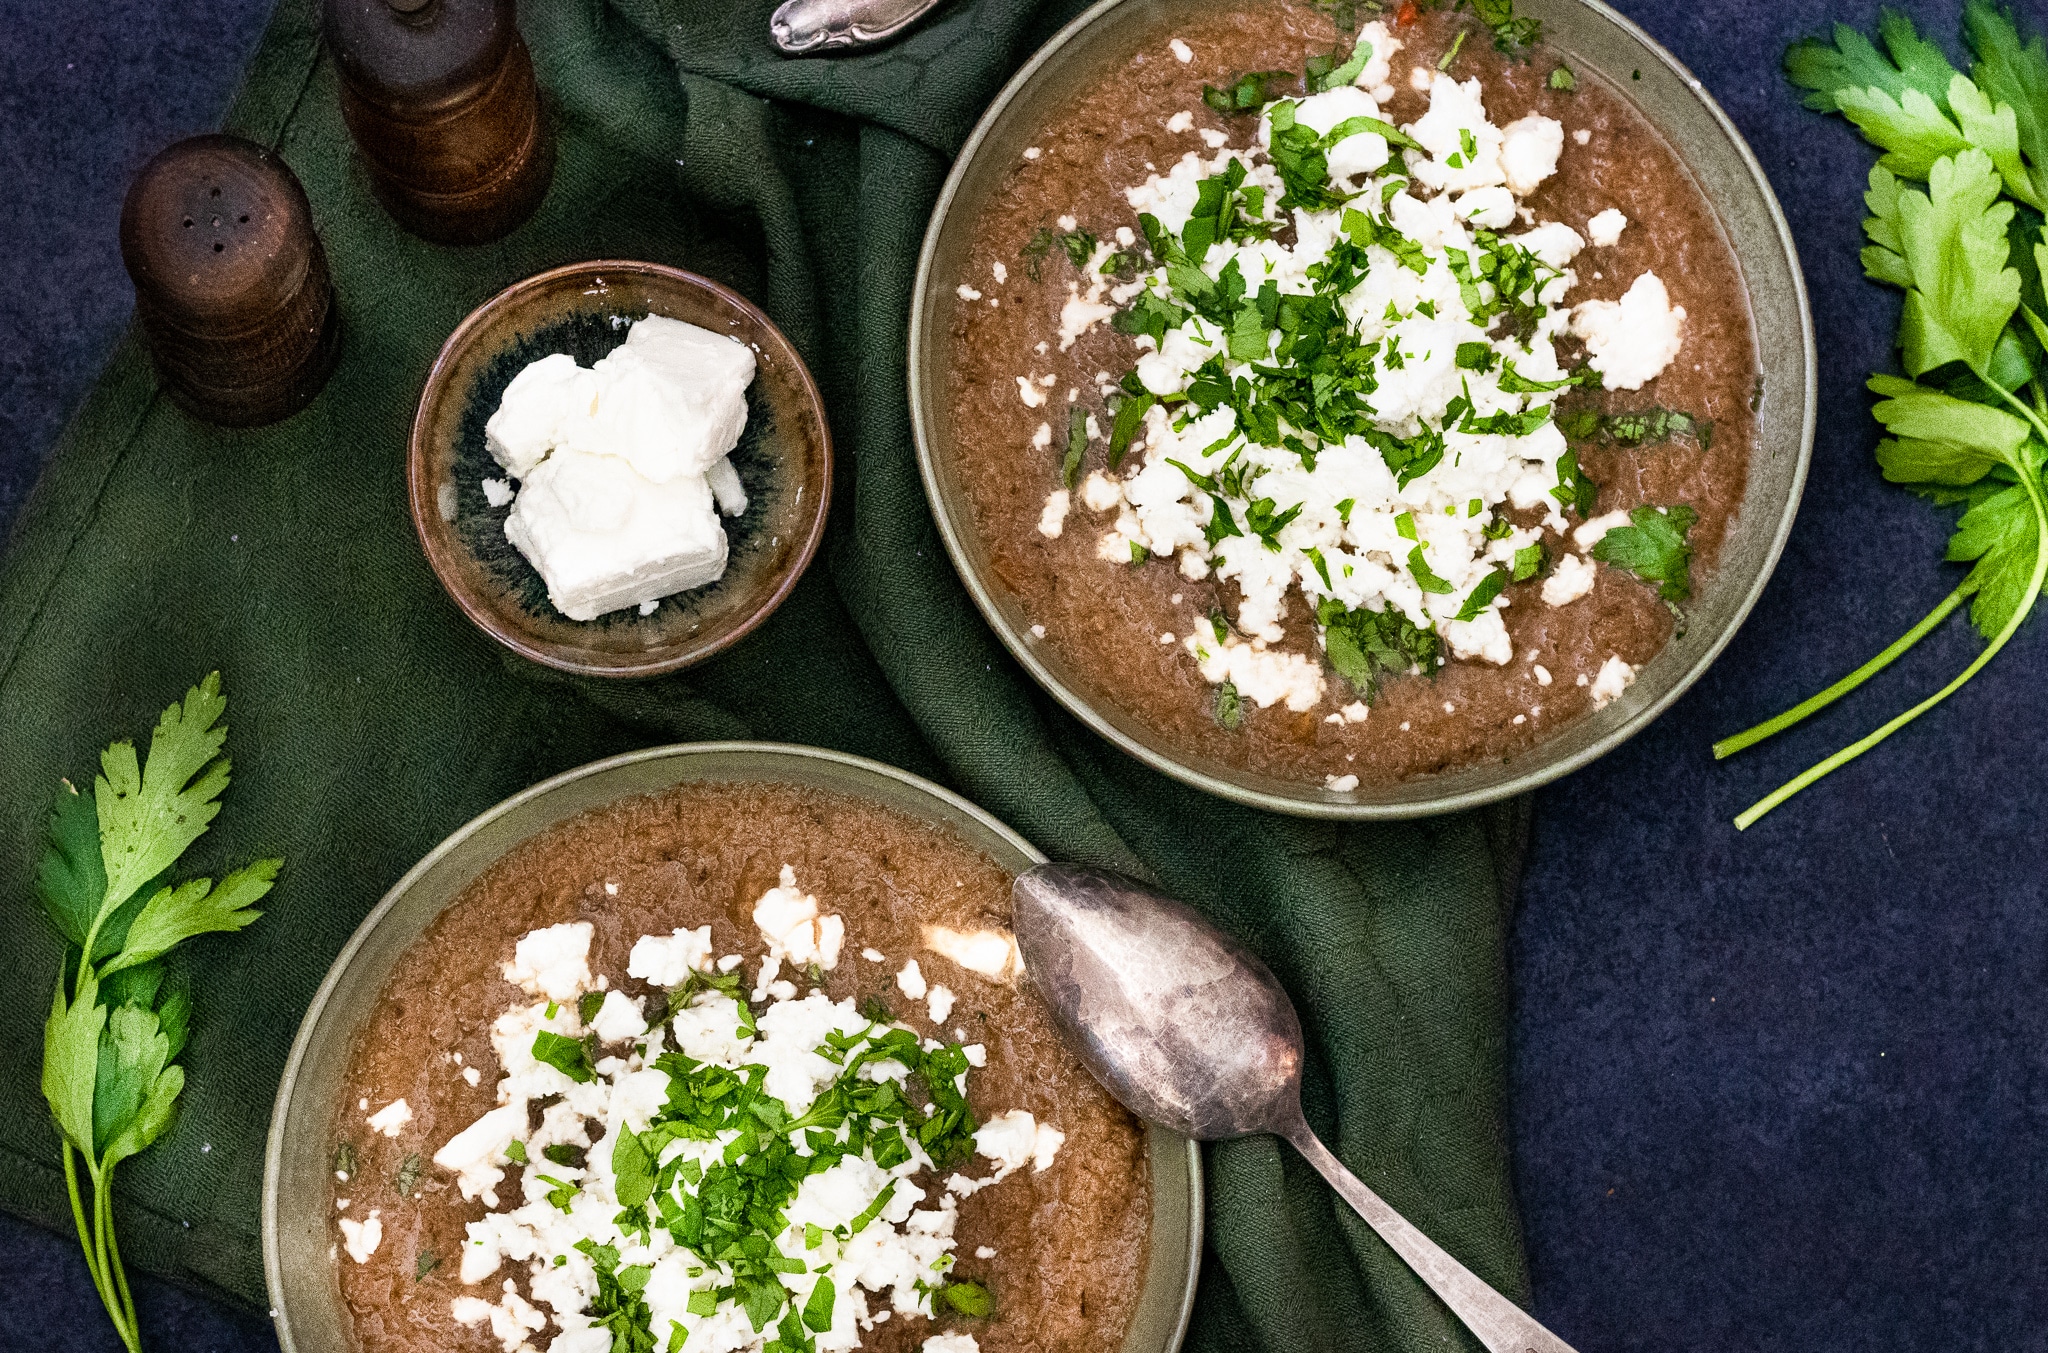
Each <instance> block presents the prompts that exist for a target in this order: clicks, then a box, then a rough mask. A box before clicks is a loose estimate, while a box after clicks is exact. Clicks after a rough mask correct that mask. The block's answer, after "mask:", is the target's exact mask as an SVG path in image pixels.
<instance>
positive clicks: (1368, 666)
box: [1316, 597, 1440, 704]
mask: <svg viewBox="0 0 2048 1353" xmlns="http://www.w3.org/2000/svg"><path fill="white" fill-rule="evenodd" d="M1316 620H1317V621H1318V622H1319V623H1320V624H1321V625H1322V626H1323V643H1324V648H1325V651H1326V652H1327V654H1328V656H1329V659H1330V665H1331V666H1332V667H1334V668H1336V669H1337V674H1338V675H1339V676H1341V677H1343V678H1344V679H1345V680H1346V681H1348V682H1350V683H1351V686H1352V689H1353V690H1355V691H1357V692H1358V697H1359V698H1360V699H1361V700H1363V701H1365V702H1366V703H1367V704H1371V703H1372V702H1373V701H1375V700H1377V699H1378V698H1379V691H1380V682H1381V681H1382V680H1384V679H1385V678H1386V677H1389V676H1400V675H1403V674H1405V673H1407V672H1410V671H1418V670H1419V671H1429V670H1431V669H1433V668H1434V667H1435V666H1436V662H1437V657H1438V655H1439V652H1440V648H1439V645H1438V642H1437V637H1436V634H1435V633H1434V632H1433V631H1430V630H1426V629H1422V628H1421V627H1419V626H1417V625H1416V624H1415V623H1414V622H1413V621H1411V620H1410V619H1409V618H1408V617H1407V616H1406V615H1405V614H1403V613H1402V611H1401V610H1400V609H1399V608H1398V607H1393V606H1389V607H1388V608H1387V609H1385V610H1383V611H1375V610H1371V609H1367V608H1361V609H1359V610H1355V611H1354V610H1350V609H1348V608H1346V607H1345V605H1344V603H1343V602H1341V601H1339V600H1337V599H1336V598H1335V597H1324V598H1323V599H1322V600H1321V601H1320V602H1318V603H1317V604H1316Z"/></svg>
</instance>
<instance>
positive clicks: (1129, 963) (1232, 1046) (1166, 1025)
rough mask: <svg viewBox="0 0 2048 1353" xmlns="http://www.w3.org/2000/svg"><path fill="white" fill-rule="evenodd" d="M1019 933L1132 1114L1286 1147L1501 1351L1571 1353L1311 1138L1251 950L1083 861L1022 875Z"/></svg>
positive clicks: (1284, 1017) (1034, 973) (1270, 991)
mask: <svg viewBox="0 0 2048 1353" xmlns="http://www.w3.org/2000/svg"><path fill="white" fill-rule="evenodd" d="M1011 925H1012V926H1013V927H1014V928H1015V933H1016V936H1017V949H1018V952H1019V953H1020V954H1021V955H1022V957H1023V959H1024V971H1025V973H1026V974H1028V975H1029V977H1030V979H1031V983H1032V985H1033V986H1035V987H1036V988H1037V989H1038V993H1039V995H1040V996H1041V997H1042V998H1043V999H1044V1001H1045V1003H1046V1006H1047V1008H1049V1009H1050V1010H1051V1011H1052V1017H1053V1022H1054V1023H1056V1024H1057V1025H1059V1027H1060V1031H1061V1033H1062V1034H1063V1035H1064V1036H1065V1037H1066V1039H1067V1042H1068V1043H1069V1045H1070V1046H1072V1048H1073V1049H1074V1051H1075V1053H1076V1054H1077V1055H1078V1056H1079V1057H1080V1058H1081V1060H1082V1062H1083V1063H1085V1064H1086V1065H1087V1067H1088V1069H1089V1070H1090V1071H1092V1072H1094V1073H1095V1076H1096V1078H1097V1079H1099V1080H1100V1081H1101V1082H1102V1083H1103V1085H1104V1086H1105V1087H1106V1088H1107V1089H1108V1090H1109V1092H1110V1093H1111V1094H1112V1095H1114V1096H1116V1098H1117V1099H1118V1100H1120V1101H1122V1103H1123V1105H1124V1107H1125V1108H1127V1109H1129V1110H1130V1111H1131V1112H1132V1113H1134V1114H1137V1115H1138V1116H1139V1117H1140V1118H1144V1119H1148V1120H1150V1121H1152V1122H1155V1123H1159V1124H1162V1125H1163V1126H1166V1127H1169V1128H1172V1129H1174V1130H1175V1131H1178V1132H1181V1133H1184V1134H1185V1135H1187V1136H1190V1137H1193V1138H1195V1139H1197V1140H1199V1141H1216V1140H1219V1139H1221V1138H1225V1137H1242V1136H1245V1135H1247V1134H1250V1133H1254V1132H1270V1133H1273V1134H1274V1135H1275V1136H1279V1137H1285V1138H1286V1139H1287V1140H1288V1141H1290V1142H1292V1143H1293V1144H1294V1147H1295V1149H1296V1150H1298V1151H1300V1152H1301V1154H1302V1156H1303V1158H1304V1159H1306V1160H1307V1161H1308V1163H1309V1164H1311V1165H1313V1166H1315V1167H1316V1170H1317V1171H1318V1172H1319V1173H1321V1175H1322V1176H1323V1178H1324V1179H1326V1180H1328V1181H1329V1183H1330V1185H1331V1187H1333V1188H1334V1189H1336V1190H1337V1192H1338V1193H1339V1194H1341V1195H1342V1196H1343V1198H1344V1201H1346V1202H1347V1203H1349V1204H1351V1206H1352V1208H1353V1209H1355V1210H1356V1211H1357V1213H1358V1215H1359V1216H1361V1217H1363V1218H1364V1219H1365V1220H1366V1222H1367V1224H1369V1225H1370V1226H1371V1227H1372V1228H1373V1230H1374V1231H1376V1232H1377V1233H1378V1234H1379V1236H1380V1238H1381V1239H1382V1240H1384V1241H1386V1242H1387V1244H1388V1246H1389V1247H1390V1248H1391V1249H1392V1250H1393V1251H1394V1253H1396V1254H1398V1255H1400V1256H1401V1258H1402V1260H1403V1261H1405V1262H1406V1263H1407V1265H1408V1267H1410V1268H1411V1269H1413V1270H1415V1274H1416V1276H1417V1277H1419V1278H1421V1279H1422V1281H1423V1282H1424V1283H1426V1284H1428V1286H1429V1289H1430V1290H1431V1291H1432V1292H1434V1293H1436V1294H1437V1296H1438V1297H1440V1298H1441V1299H1442V1300H1443V1303H1444V1305H1445V1306H1447V1307H1449V1308H1450V1310H1451V1312H1452V1314H1454V1315H1456V1316H1457V1317H1458V1318H1459V1319H1460V1320H1462V1321H1464V1322H1465V1326H1466V1328H1468V1329H1470V1330H1471V1331H1472V1333H1473V1334H1474V1335H1475V1336H1476V1337H1477V1338H1478V1340H1479V1342H1480V1343H1481V1344H1483V1345H1485V1346H1486V1348H1487V1349H1488V1350H1489V1353H1572V1349H1571V1346H1570V1345H1569V1344H1567V1343H1565V1341H1564V1340H1562V1339H1560V1338H1558V1337H1557V1336H1556V1335H1554V1334H1552V1333H1551V1332H1550V1331H1549V1330H1547V1329H1545V1328H1543V1326H1542V1325H1540V1324H1538V1323H1537V1322H1536V1320H1535V1319H1534V1318H1533V1317H1532V1316H1530V1315H1529V1314H1528V1312H1526V1311H1524V1310H1522V1308H1521V1307H1519V1306H1517V1305H1515V1304H1514V1303H1513V1302H1512V1301H1509V1300H1508V1299H1507V1298H1506V1297H1504V1296H1502V1295H1501V1294H1500V1293H1498V1292H1496V1291H1494V1290H1493V1288H1491V1287H1489V1286H1487V1284H1486V1283H1485V1282H1484V1281H1483V1280H1481V1279H1480V1277H1479V1276H1478V1275H1477V1274H1475V1273H1473V1272H1472V1271H1471V1270H1470V1269H1468V1268H1466V1267H1465V1266H1464V1265H1463V1264H1461V1263H1459V1262H1458V1261H1457V1260H1456V1259H1454V1258H1452V1257H1451V1255H1450V1254H1449V1253H1448V1252H1446V1251H1445V1250H1444V1249H1443V1247H1442V1246H1440V1245H1438V1244H1437V1243H1436V1242H1435V1241H1433V1240H1431V1239H1430V1238H1429V1237H1428V1236H1426V1235H1424V1234H1423V1233H1422V1232H1421V1231H1419V1230H1417V1229H1416V1228H1415V1226H1414V1225H1413V1224H1412V1223H1410V1222H1409V1221H1408V1220H1407V1219H1406V1218H1404V1217H1402V1216H1401V1215H1400V1214H1399V1213H1398V1212H1396V1211H1394V1209H1393V1208H1391V1207H1389V1206H1387V1204H1386V1203H1385V1202H1384V1201H1383V1200H1382V1199H1381V1198H1380V1196H1379V1195H1378V1194H1376V1193H1374V1192H1373V1191H1372V1190H1371V1189H1369V1188H1367V1187H1366V1186H1365V1184H1364V1182H1363V1181H1362V1180H1360V1179H1359V1178H1358V1176H1356V1175H1354V1174H1352V1173H1351V1171H1350V1170H1348V1169H1346V1168H1345V1167H1344V1164H1343V1162H1341V1161H1339V1160H1338V1159H1337V1158H1336V1157H1335V1156H1334V1155H1332V1154H1330V1151H1329V1148H1327V1147H1325V1146H1324V1145H1323V1143H1322V1142H1321V1141H1320V1140H1319V1139H1318V1138H1317V1137H1316V1135H1315V1133H1313V1132H1311V1131H1310V1130H1309V1126H1308V1122H1307V1120H1306V1119H1304V1118H1303V1117H1302V1115H1301V1066H1302V1059H1303V1057H1304V1056H1305V1050H1304V1048H1303V1044H1302V1037H1301V1019H1300V1017H1299V1016H1297V1015H1296V1014H1295V1012H1294V1003H1293V1002H1292V1001H1290V1000H1289V999H1288V997H1287V992H1286V990H1285V988H1283V987H1282V986H1281V985H1280V982H1279V979H1277V978H1276V977H1274V976H1273V973H1272V971H1271V970H1270V969H1269V968H1267V967H1266V965H1265V964H1263V963H1261V962H1260V961H1259V960H1258V958H1257V957H1256V956H1255V955H1253V954H1252V953H1251V952H1250V951H1249V950H1247V949H1246V948H1245V947H1244V946H1243V945H1241V944H1239V943H1238V942H1237V941H1236V940H1234V939H1232V938H1231V937H1230V936H1228V935H1226V934H1224V933H1223V932H1222V931H1221V930H1218V929H1217V928H1216V927H1215V926H1214V925H1212V924H1210V922H1209V921H1208V920H1207V919H1206V918H1204V917H1203V916H1202V915H1201V914H1200V913H1198V912H1197V911H1195V910H1194V909H1193V908H1192V907H1190V906H1188V905H1187V904H1186V903H1183V902H1178V901H1175V900H1174V899H1173V898H1170V897H1167V896H1165V895H1163V894H1161V893H1159V892H1158V891H1156V890H1154V889H1152V888H1150V887H1147V886H1146V885H1145V884H1143V883H1140V882H1138V881H1137V880H1136V879H1130V878H1125V877H1124V876H1123V875H1121V874H1112V873H1110V872H1108V871H1107V870H1102V869H1089V868H1085V867H1083V866H1080V865H1071V864H1041V865H1039V866H1037V867H1036V868H1034V869H1029V870H1026V871H1025V872H1024V873H1022V874H1019V875H1018V876H1017V881H1016V883H1015V884H1014V885H1012V888H1011Z"/></svg>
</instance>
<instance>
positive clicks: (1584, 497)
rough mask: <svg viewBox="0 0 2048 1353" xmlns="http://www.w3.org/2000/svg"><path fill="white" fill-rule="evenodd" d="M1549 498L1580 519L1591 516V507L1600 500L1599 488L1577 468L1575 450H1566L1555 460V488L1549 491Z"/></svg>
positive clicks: (1577, 456)
mask: <svg viewBox="0 0 2048 1353" xmlns="http://www.w3.org/2000/svg"><path fill="white" fill-rule="evenodd" d="M1550 496H1551V497H1553V498H1555V499H1557V501H1558V502H1560V503H1563V504H1564V505H1565V506H1566V507H1568V508H1571V509H1572V510H1573V511H1574V512H1577V513H1578V514H1579V515H1580V516H1581V517H1590V516H1592V515H1593V507H1594V505H1595V504H1596V503H1598V502H1599V500H1600V486H1599V485H1598V484H1595V483H1594V482H1593V481H1592V480H1591V479H1588V478H1587V477H1586V472H1585V471H1584V470H1582V469H1580V468H1579V453H1578V452H1577V451H1576V450H1573V449H1567V450H1566V451H1565V453H1564V454H1563V455H1561V456H1559V457H1558V458H1557V487H1556V488H1554V489H1552V490H1551V491H1550Z"/></svg>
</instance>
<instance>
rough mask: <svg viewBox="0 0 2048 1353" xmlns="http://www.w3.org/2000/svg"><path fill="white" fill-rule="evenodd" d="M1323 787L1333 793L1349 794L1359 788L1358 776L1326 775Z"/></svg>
mask: <svg viewBox="0 0 2048 1353" xmlns="http://www.w3.org/2000/svg"><path fill="white" fill-rule="evenodd" d="M1323 787H1324V788H1326V789H1328V790H1330V791H1331V792H1332V793H1336V794H1349V793H1350V792H1351V791H1352V790H1354V789H1356V788H1358V777H1357V776H1356V775H1325V776H1324V777H1323Z"/></svg>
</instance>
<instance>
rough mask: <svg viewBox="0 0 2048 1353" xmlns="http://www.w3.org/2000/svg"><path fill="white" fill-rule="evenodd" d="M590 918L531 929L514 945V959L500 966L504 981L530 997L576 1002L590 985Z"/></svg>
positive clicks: (592, 931) (591, 927) (591, 931)
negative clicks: (588, 919)
mask: <svg viewBox="0 0 2048 1353" xmlns="http://www.w3.org/2000/svg"><path fill="white" fill-rule="evenodd" d="M595 930H596V928H595V927H593V926H592V925H591V924H590V922H588V921H570V922H566V923H564V924H562V925H551V926H547V927H545V928H543V929H540V930H530V931H528V932H527V933H526V934H524V935H521V936H520V937H519V942H518V943H517V944H515V945H514V946H513V948H512V961H511V962H510V963H506V964H503V965H501V970H502V971H503V972H504V974H505V980H506V981H507V982H510V983H511V984H512V985H513V986H516V987H518V988H519V989H520V990H521V991H524V992H525V993H526V994H527V995H529V996H545V997H547V998H548V999H549V1000H551V1001H573V1000H575V999H576V997H577V996H578V995H579V994H580V993H581V992H582V991H583V990H584V988H586V987H588V986H589V985H590V937H591V936H592V935H593V934H594V933H595Z"/></svg>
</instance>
